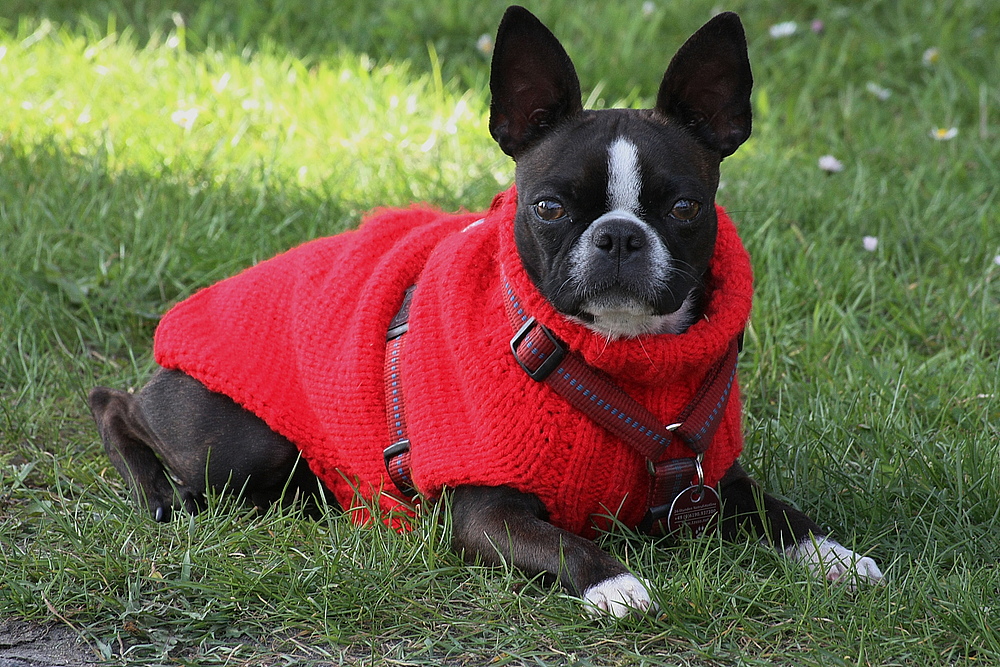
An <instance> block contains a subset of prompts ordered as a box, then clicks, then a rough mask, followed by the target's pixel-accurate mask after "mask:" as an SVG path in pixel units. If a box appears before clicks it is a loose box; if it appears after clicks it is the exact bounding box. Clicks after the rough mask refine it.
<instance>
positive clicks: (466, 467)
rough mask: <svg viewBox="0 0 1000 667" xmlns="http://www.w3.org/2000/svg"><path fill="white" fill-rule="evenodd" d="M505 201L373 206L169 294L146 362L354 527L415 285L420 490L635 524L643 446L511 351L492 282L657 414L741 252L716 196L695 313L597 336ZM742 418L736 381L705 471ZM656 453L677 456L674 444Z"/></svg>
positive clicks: (574, 525)
mask: <svg viewBox="0 0 1000 667" xmlns="http://www.w3.org/2000/svg"><path fill="white" fill-rule="evenodd" d="M516 204H517V193H516V191H515V189H514V188H511V189H510V190H508V191H507V192H504V193H502V194H500V195H498V196H497V198H496V199H495V200H494V203H493V206H492V207H491V208H490V210H489V211H488V212H487V213H486V214H485V218H484V217H483V214H457V215H454V214H445V213H441V212H439V211H435V210H432V209H429V208H424V207H414V208H410V209H404V210H383V211H379V212H376V213H375V214H374V215H372V216H371V217H370V218H368V219H367V220H366V221H365V222H364V223H363V224H362V225H361V226H360V228H359V229H358V230H356V231H353V232H348V233H345V234H340V235H338V236H334V237H329V238H323V239H318V240H315V241H311V242H309V243H306V244H304V245H302V246H299V247H298V248H295V249H293V250H290V251H288V252H286V253H284V254H282V255H279V256H277V257H274V258H273V259H270V260H268V261H265V262H262V263H261V264H259V265H257V266H255V267H253V268H250V269H247V270H246V271H244V272H242V273H240V274H238V275H237V276H234V277H232V278H229V279H228V280H224V281H222V282H220V283H218V284H216V285H214V286H212V287H209V288H206V289H204V290H202V291H200V292H198V293H197V294H195V295H194V296H192V297H191V298H189V299H187V300H186V301H183V302H182V303H180V304H178V305H177V306H175V307H174V308H173V309H172V310H170V312H168V313H167V314H166V315H165V316H164V318H163V320H162V321H161V322H160V326H159V328H158V329H157V331H156V338H155V355H156V361H157V362H158V363H159V364H160V365H161V366H163V367H164V368H170V369H179V370H182V371H184V372H185V373H187V374H188V375H190V376H192V377H194V378H196V379H197V380H199V381H201V382H202V383H203V384H204V385H205V386H206V387H208V388H209V389H211V390H213V391H217V392H220V393H223V394H226V395H228V396H230V397H231V398H233V399H234V400H235V401H236V402H237V403H239V404H240V405H242V406H243V407H245V408H247V409H248V410H250V411H251V412H253V413H254V414H256V415H258V416H259V417H261V418H262V419H263V420H264V421H265V422H266V423H267V424H268V426H270V427H271V428H272V429H274V430H275V431H277V432H278V433H281V434H282V435H284V436H285V437H287V438H288V439H289V440H291V441H292V442H294V443H295V444H296V445H297V446H298V447H299V448H300V449H301V451H302V455H303V457H304V459H305V460H306V461H307V462H308V463H309V466H310V468H311V469H312V470H313V472H315V473H316V475H317V476H319V478H320V479H322V480H323V482H324V483H325V484H326V485H327V487H328V488H330V489H331V490H332V491H333V493H334V494H335V496H336V498H337V500H338V502H339V503H340V504H341V506H343V507H344V508H345V509H346V510H348V511H353V513H354V516H355V517H356V519H357V520H358V521H359V522H366V521H368V520H370V516H369V514H368V512H367V508H366V503H365V502H362V501H361V499H364V500H365V501H369V503H368V504H370V501H372V500H376V501H377V502H378V503H379V505H380V506H381V509H382V511H383V512H389V511H392V510H399V509H400V508H401V505H400V502H399V501H398V500H397V499H395V498H394V497H392V496H390V495H388V494H384V493H382V492H381V491H382V489H383V488H386V489H392V483H391V482H390V481H388V479H387V476H386V470H385V464H384V461H383V457H382V451H383V449H384V448H385V447H387V446H388V445H389V443H390V439H389V432H388V427H387V425H386V407H385V387H384V383H383V381H382V378H383V364H384V358H385V345H386V343H385V335H386V329H387V327H388V324H389V322H390V320H391V319H392V317H393V315H395V313H396V311H397V310H398V309H399V306H400V303H401V301H402V298H403V292H404V290H405V289H406V288H407V287H409V286H410V285H412V284H414V283H416V284H417V289H416V292H415V294H414V300H413V305H412V308H411V311H410V317H409V332H408V333H407V334H406V344H405V351H404V354H403V359H402V366H401V374H402V381H403V391H404V396H405V401H406V418H407V423H408V435H409V438H410V441H411V443H412V445H411V456H412V475H413V481H414V485H415V487H416V488H417V490H418V491H419V492H420V493H421V495H423V496H424V497H426V498H434V497H437V496H439V495H440V493H441V491H442V489H443V488H444V487H455V486H459V485H466V484H471V485H483V486H496V485H507V486H511V487H513V488H516V489H518V490H520V491H524V492H528V493H533V494H536V495H537V496H538V497H539V498H540V499H541V500H542V502H543V503H544V504H545V507H546V508H547V509H548V512H549V519H550V521H552V523H553V524H555V525H557V526H559V527H561V528H564V529H566V530H568V531H570V532H573V533H578V534H581V535H585V536H593V535H594V534H595V528H597V527H599V526H605V525H608V521H607V517H609V516H615V517H617V518H618V519H619V520H620V521H622V522H623V523H624V524H626V525H628V526H636V525H637V524H638V523H639V522H640V521H641V519H642V518H643V516H644V515H645V513H646V510H647V509H648V507H649V499H648V498H647V496H648V493H649V487H650V477H649V473H648V472H647V469H646V464H645V461H644V460H643V459H642V457H641V456H639V455H638V454H637V453H636V452H634V451H633V450H632V449H630V448H629V447H628V446H626V445H625V444H623V443H621V442H620V441H618V440H617V439H615V438H614V437H613V436H611V435H610V434H609V433H608V432H607V431H605V430H604V429H603V428H601V427H600V426H598V425H597V424H596V423H594V422H592V421H590V420H589V419H587V418H586V417H584V416H583V415H582V414H581V413H579V412H578V411H577V410H575V409H574V408H572V407H570V406H569V404H567V403H566V401H565V400H564V399H563V398H561V397H560V396H558V395H556V394H555V393H554V392H553V391H552V390H551V389H550V388H549V387H548V386H546V385H544V384H540V383H537V382H534V381H533V380H531V379H530V378H529V377H528V376H527V375H526V374H525V373H524V371H523V370H522V369H521V368H520V367H519V366H518V365H517V363H516V361H515V360H514V358H513V355H512V354H511V352H510V348H509V342H510V339H511V336H512V335H513V333H514V332H513V330H512V325H511V323H510V321H509V320H508V318H507V315H506V313H505V311H504V303H503V301H504V295H503V285H504V280H505V279H506V280H507V281H508V282H509V284H510V285H511V287H512V288H513V290H514V292H515V293H516V294H517V296H518V297H519V300H520V302H521V304H522V305H523V306H524V308H525V310H526V311H527V312H528V313H529V314H530V315H533V316H534V317H535V318H536V319H537V320H538V322H540V323H541V324H544V325H545V326H547V327H548V328H549V329H550V330H552V332H553V333H554V334H555V335H556V336H558V337H559V338H560V339H561V340H562V341H564V342H565V343H566V344H567V346H568V347H569V348H570V349H571V350H574V351H575V352H576V353H577V354H579V355H580V356H581V357H583V359H584V360H585V361H586V362H587V363H588V364H589V365H591V366H592V367H594V368H597V369H600V370H602V371H604V372H605V373H607V374H609V375H610V376H612V378H614V379H615V382H616V383H617V384H618V385H619V386H620V387H621V388H622V389H623V390H624V391H625V392H626V393H627V394H629V395H630V396H631V397H632V398H634V399H636V400H637V401H639V403H641V404H642V405H644V406H645V407H646V408H647V409H649V410H650V411H651V412H652V413H653V414H655V415H657V416H658V417H660V418H661V419H662V420H663V423H665V424H669V423H672V422H673V421H675V418H676V416H677V415H678V414H679V413H680V412H681V411H682V410H683V409H684V407H685V406H686V405H687V404H688V403H689V402H690V401H691V399H692V397H693V396H694V394H695V393H696V392H697V390H698V388H699V387H700V385H701V383H702V379H703V377H704V376H705V374H706V372H707V371H708V369H709V368H710V367H711V366H712V364H713V363H714V362H715V361H716V360H717V359H719V358H720V357H721V356H722V355H723V354H724V353H725V351H726V349H727V347H728V345H729V343H730V341H731V340H732V339H733V338H734V337H735V336H736V335H737V334H738V333H739V332H740V331H741V330H742V329H743V328H744V326H745V325H746V322H747V319H748V317H749V313H750V302H751V295H752V274H751V269H750V261H749V258H748V256H747V254H746V251H745V250H744V249H743V246H742V244H741V243H740V240H739V237H738V236H737V234H736V230H735V228H734V227H733V224H732V222H731V221H730V219H729V217H728V216H727V215H726V214H725V212H724V211H723V210H722V209H721V208H720V209H718V213H719V232H718V240H717V241H716V248H715V254H714V256H713V259H712V261H711V264H710V267H709V276H708V279H707V290H706V293H707V295H708V306H707V309H706V312H705V315H706V317H705V318H704V319H703V320H700V321H698V322H697V323H695V324H694V325H693V326H692V327H691V328H690V329H689V330H688V331H687V332H685V333H683V334H680V335H669V334H668V335H658V336H642V337H639V338H635V339H623V340H616V341H608V340H606V339H605V338H603V337H602V336H600V335H598V334H596V333H594V332H592V331H591V330H589V329H587V328H586V327H584V326H582V325H580V324H578V323H576V322H573V321H571V320H569V319H567V318H566V317H565V316H563V315H561V314H560V313H558V312H556V311H555V310H554V309H553V307H552V306H551V305H550V304H549V303H548V301H546V300H545V298H544V297H542V295H541V294H540V293H539V292H538V290H537V289H536V288H535V286H534V284H533V283H532V282H531V280H530V278H529V277H528V275H527V273H526V272H525V271H524V268H523V267H522V265H521V262H520V259H519V257H518V255H517V250H516V248H515V246H514V233H513V219H514V212H515V210H516ZM481 219H482V221H481V222H478V224H474V223H477V221H479V220H481ZM740 422H741V408H740V399H739V392H738V388H737V387H736V386H734V387H733V393H732V396H731V398H730V400H729V402H728V405H727V407H726V410H725V414H724V416H723V418H722V421H721V424H720V426H719V429H718V431H717V432H716V435H715V438H714V441H713V443H712V445H711V447H710V448H709V450H708V452H707V453H706V455H705V460H704V464H703V465H704V470H705V477H706V482H707V483H708V484H711V485H714V484H716V483H717V482H718V481H719V479H720V478H721V477H722V475H723V474H725V472H726V470H728V469H729V467H730V466H731V465H732V464H733V462H734V461H735V460H736V458H737V456H739V453H740V451H741V449H742V446H743V439H742V432H741V424H740ZM667 452H668V454H669V455H671V456H675V457H687V456H691V452H690V451H689V450H687V449H686V448H685V446H684V445H683V444H682V443H680V442H677V441H675V442H673V443H672V444H671V445H670V448H668V450H667ZM601 517H604V518H601Z"/></svg>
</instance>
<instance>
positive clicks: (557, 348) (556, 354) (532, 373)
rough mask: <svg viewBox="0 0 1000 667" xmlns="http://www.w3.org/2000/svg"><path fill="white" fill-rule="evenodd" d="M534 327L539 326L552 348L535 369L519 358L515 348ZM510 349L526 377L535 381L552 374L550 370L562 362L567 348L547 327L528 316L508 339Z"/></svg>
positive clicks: (541, 380)
mask: <svg viewBox="0 0 1000 667" xmlns="http://www.w3.org/2000/svg"><path fill="white" fill-rule="evenodd" d="M535 327H539V328H540V329H541V330H542V333H543V334H545V337H546V338H548V339H549V342H550V343H552V348H553V349H552V352H550V353H549V355H548V357H546V358H545V360H544V361H543V362H542V364H541V366H539V367H538V368H536V369H535V370H531V369H530V368H528V366H527V364H525V363H524V362H523V361H522V360H521V356H520V355H519V354H518V353H517V348H518V347H520V345H521V343H523V342H524V339H525V338H527V337H528V334H530V333H531V330H532V329H534V328H535ZM510 351H511V352H513V353H514V359H515V360H516V361H517V363H518V365H519V366H520V367H521V368H523V369H524V372H525V373H527V374H528V377H530V378H531V379H532V380H534V381H535V382H544V381H545V378H547V377H548V376H549V375H551V374H552V371H554V370H555V369H557V368H559V364H561V363H562V360H563V358H564V357H565V356H566V352H567V349H566V345H565V344H564V343H563V342H562V341H561V340H559V339H558V338H556V336H555V334H553V333H552V332H551V331H549V330H548V328H547V327H545V326H544V325H541V324H539V323H538V322H537V321H535V318H534V317H530V318H528V321H527V322H525V323H524V326H522V327H521V329H520V330H519V331H518V332H517V333H516V334H514V337H513V338H511V339H510Z"/></svg>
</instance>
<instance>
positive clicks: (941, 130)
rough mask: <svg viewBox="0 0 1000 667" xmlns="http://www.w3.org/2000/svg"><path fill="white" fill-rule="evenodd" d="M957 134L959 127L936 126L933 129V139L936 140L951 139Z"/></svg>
mask: <svg viewBox="0 0 1000 667" xmlns="http://www.w3.org/2000/svg"><path fill="white" fill-rule="evenodd" d="M957 136H958V128H957V127H935V128H934V129H933V130H931V139H934V140H935V141H951V140H952V139H954V138H955V137H957Z"/></svg>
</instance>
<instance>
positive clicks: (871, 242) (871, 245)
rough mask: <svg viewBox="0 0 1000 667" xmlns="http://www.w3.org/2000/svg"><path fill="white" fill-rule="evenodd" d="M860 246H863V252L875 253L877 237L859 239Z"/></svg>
mask: <svg viewBox="0 0 1000 667" xmlns="http://www.w3.org/2000/svg"><path fill="white" fill-rule="evenodd" d="M861 245H863V246H864V248H865V250H867V251H868V252H875V250H876V249H877V248H878V237H877V236H866V237H864V238H863V239H861Z"/></svg>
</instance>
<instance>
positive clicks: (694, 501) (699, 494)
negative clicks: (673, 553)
mask: <svg viewBox="0 0 1000 667" xmlns="http://www.w3.org/2000/svg"><path fill="white" fill-rule="evenodd" d="M721 509H722V503H721V502H720V501H719V494H718V493H717V492H716V491H715V489H714V488H712V487H711V486H702V487H700V488H699V487H698V486H689V487H688V488H686V489H684V490H683V491H681V492H680V493H679V494H678V495H677V497H676V498H674V502H672V503H671V504H670V511H669V512H668V513H667V530H669V531H670V532H671V533H676V532H678V531H680V530H687V531H691V534H692V535H701V534H702V533H703V532H705V528H707V527H708V525H709V524H711V523H713V521H714V519H715V517H717V516H718V515H719V511H720V510H721Z"/></svg>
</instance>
